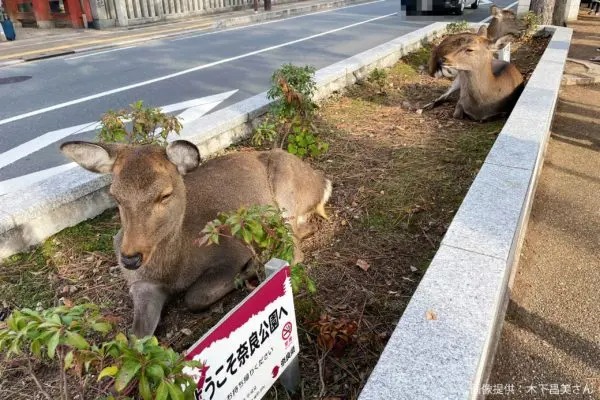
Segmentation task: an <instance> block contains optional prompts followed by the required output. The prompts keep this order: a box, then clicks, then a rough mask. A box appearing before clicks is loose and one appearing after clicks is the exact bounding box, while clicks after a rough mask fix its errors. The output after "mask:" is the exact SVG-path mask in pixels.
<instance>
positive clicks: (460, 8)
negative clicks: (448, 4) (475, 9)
mask: <svg viewBox="0 0 600 400" xmlns="http://www.w3.org/2000/svg"><path fill="white" fill-rule="evenodd" d="M464 11H465V0H461V2H460V7H458V8H457V9H456V14H457V15H463V12H464Z"/></svg>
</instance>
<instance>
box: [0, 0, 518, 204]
mask: <svg viewBox="0 0 600 400" xmlns="http://www.w3.org/2000/svg"><path fill="white" fill-rule="evenodd" d="M483 2H485V3H488V2H487V1H485V0H484V1H483ZM510 3H511V1H510V0H501V1H497V4H498V5H501V6H503V7H504V6H507V5H508V4H510ZM398 8H399V1H397V0H379V1H375V2H372V3H366V4H361V5H354V6H349V7H344V8H340V9H335V10H329V11H325V12H318V13H313V14H308V15H304V16H299V17H293V18H288V19H284V20H277V21H271V22H268V23H262V24H255V25H249V26H245V27H240V28H233V29H228V30H221V31H215V32H209V33H196V34H194V33H188V34H185V35H181V36H177V37H170V38H165V39H162V40H154V41H150V42H148V43H144V44H140V45H136V46H132V47H124V48H116V49H112V50H111V51H99V52H96V53H89V54H86V53H83V54H78V55H75V56H73V55H71V56H64V57H60V58H54V59H49V60H43V61H38V62H34V63H25V64H19V65H16V66H13V67H6V68H2V69H0V195H2V194H3V193H5V190H6V187H7V186H11V185H12V184H13V183H15V182H16V180H11V181H9V180H10V179H14V178H19V177H21V176H23V175H27V174H32V173H39V171H42V170H46V169H48V168H56V167H57V166H60V165H64V164H65V159H64V158H63V157H62V155H60V153H59V152H58V150H57V148H58V144H59V143H60V141H63V140H65V138H64V137H65V135H67V134H69V135H68V136H67V137H66V139H68V140H84V139H93V137H94V136H95V133H94V132H93V131H89V132H85V133H79V134H77V133H74V132H75V131H81V129H82V126H79V125H82V124H87V125H89V123H91V122H93V121H97V120H98V119H99V117H100V116H101V115H102V113H103V112H105V111H106V110H108V109H117V108H121V107H125V106H127V105H128V104H131V103H132V102H134V101H136V100H139V99H141V100H143V101H144V102H145V104H147V105H152V106H164V105H174V104H175V106H173V107H172V111H174V112H176V111H178V110H181V109H182V108H185V107H186V106H189V104H187V105H186V104H183V105H181V104H178V103H181V102H186V101H190V100H194V99H199V98H203V97H205V96H213V97H212V98H210V99H209V100H208V101H210V102H211V104H209V105H206V106H205V107H204V108H205V110H206V111H207V112H208V111H210V110H211V109H212V110H213V111H214V110H216V109H218V108H221V107H225V106H227V105H230V104H233V103H235V102H238V101H240V100H243V99H245V98H248V97H250V96H252V95H255V94H258V93H260V92H263V91H265V90H266V89H267V88H268V87H269V80H270V76H271V74H272V72H273V71H274V70H275V69H276V68H278V67H279V66H280V65H281V64H283V63H287V62H291V63H294V64H299V65H302V64H311V65H314V66H315V67H317V68H322V67H325V66H328V65H330V64H333V63H335V62H337V61H340V60H343V59H345V58H347V57H350V56H352V55H354V54H357V53H359V52H362V51H364V50H367V49H369V48H372V47H374V46H377V45H379V44H382V43H385V42H387V41H389V40H392V39H394V38H396V37H398V36H400V35H403V34H406V33H408V32H411V31H413V30H416V29H419V28H421V27H423V26H426V25H427V24H429V23H431V22H432V19H418V20H414V19H411V20H406V19H403V18H401V17H399V16H398V15H397V14H396V12H397V10H398ZM488 15H489V4H483V5H481V6H480V7H479V9H477V10H470V9H468V10H466V11H465V15H464V16H462V17H457V16H449V17H435V20H443V19H467V20H469V21H472V22H478V21H481V20H483V19H484V18H486V17H487V16H488ZM7 78H14V80H15V81H16V82H14V83H4V84H2V82H6V81H7V80H10V79H7ZM200 102H204V100H200ZM73 126H79V127H78V128H77V129H70V130H67V131H64V130H65V128H69V127H73ZM60 130H63V131H62V132H61V131H60ZM57 131H58V132H57ZM49 132H52V133H50V134H48V133H49ZM19 180H20V181H21V182H23V181H24V180H23V179H22V178H19ZM3 186H4V192H3V189H2V187H3Z"/></svg>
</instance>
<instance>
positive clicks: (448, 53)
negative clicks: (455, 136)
mask: <svg viewBox="0 0 600 400" xmlns="http://www.w3.org/2000/svg"><path fill="white" fill-rule="evenodd" d="M486 34H487V32H486V29H485V27H481V29H480V30H479V32H478V33H477V34H474V33H460V34H457V35H451V36H448V37H446V38H445V39H444V40H443V41H442V42H441V43H440V44H439V46H437V48H436V49H435V50H434V51H433V52H432V54H431V58H430V60H429V72H430V74H431V75H432V76H433V75H436V74H444V75H446V76H447V75H448V74H450V73H451V72H452V71H456V72H457V77H456V79H455V81H454V82H453V84H452V87H455V86H458V90H459V92H460V94H459V99H458V103H457V104H456V108H455V109H454V118H463V117H464V116H465V115H467V116H468V117H470V118H472V119H474V120H477V121H485V120H489V119H491V118H494V117H497V116H500V115H504V114H507V113H509V112H510V111H511V110H512V108H513V107H514V105H515V103H516V102H517V100H518V98H519V96H520V94H521V92H522V91H523V87H524V84H523V76H522V75H521V73H520V72H519V70H518V69H517V68H516V67H515V66H514V65H513V64H510V63H508V62H506V61H501V60H496V59H494V58H493V53H494V52H495V51H497V50H498V49H499V48H501V47H502V46H503V45H504V44H505V43H506V41H507V40H509V37H507V36H503V37H501V38H499V39H497V40H495V41H491V40H489V39H487V38H486ZM446 93H448V92H446ZM442 97H443V96H442ZM447 97H448V96H446V98H447ZM440 99H441V98H438V99H437V100H435V101H434V102H433V103H430V104H429V105H431V107H430V108H433V107H434V106H436V105H438V104H440V103H441V102H443V101H445V99H442V100H440ZM429 105H428V106H429Z"/></svg>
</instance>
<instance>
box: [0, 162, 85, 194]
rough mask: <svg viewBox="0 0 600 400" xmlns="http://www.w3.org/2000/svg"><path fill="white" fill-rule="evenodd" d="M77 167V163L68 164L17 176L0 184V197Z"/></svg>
mask: <svg viewBox="0 0 600 400" xmlns="http://www.w3.org/2000/svg"><path fill="white" fill-rule="evenodd" d="M75 166H77V163H74V162H72V163H69V164H63V165H59V166H58V167H53V168H47V169H44V170H42V171H38V172H33V173H31V174H27V175H21V176H17V177H16V178H12V179H7V180H5V181H2V182H0V196H3V195H5V194H8V193H12V192H16V191H17V190H20V189H23V188H25V187H27V186H30V185H33V184H34V183H37V182H39V181H43V180H44V179H48V178H50V177H51V176H54V175H56V174H60V173H61V172H64V171H68V170H70V169H71V168H73V167H75Z"/></svg>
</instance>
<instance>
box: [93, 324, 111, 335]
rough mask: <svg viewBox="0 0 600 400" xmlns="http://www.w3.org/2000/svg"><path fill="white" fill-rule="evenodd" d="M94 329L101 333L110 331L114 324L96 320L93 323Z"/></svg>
mask: <svg viewBox="0 0 600 400" xmlns="http://www.w3.org/2000/svg"><path fill="white" fill-rule="evenodd" d="M92 329H93V330H95V331H96V332H100V333H108V332H110V331H111V329H112V325H111V324H109V323H108V322H95V323H93V324H92Z"/></svg>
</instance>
